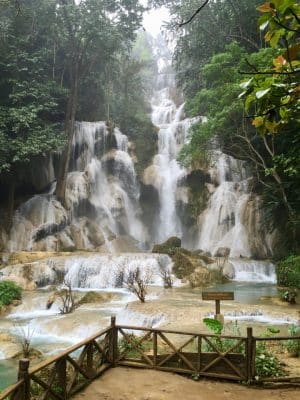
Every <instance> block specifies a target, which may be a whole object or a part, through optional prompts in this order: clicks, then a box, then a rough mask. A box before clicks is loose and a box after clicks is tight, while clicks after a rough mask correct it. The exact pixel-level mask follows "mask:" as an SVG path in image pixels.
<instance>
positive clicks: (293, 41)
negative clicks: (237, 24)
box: [241, 0, 300, 247]
mask: <svg viewBox="0 0 300 400" xmlns="http://www.w3.org/2000/svg"><path fill="white" fill-rule="evenodd" d="M258 10H259V11H260V12H261V13H262V16H261V17H260V18H259V26H260V29H261V30H262V31H263V30H266V29H267V32H266V34H265V40H266V42H268V43H269V44H270V46H271V48H273V49H274V50H275V57H273V58H272V59H271V60H270V62H269V63H266V64H265V65H264V66H263V68H259V67H258V66H257V65H256V63H251V62H248V71H247V72H246V73H247V74H248V75H249V76H250V79H248V80H247V81H246V82H244V83H243V84H242V85H241V86H242V88H243V89H244V91H243V92H242V93H241V96H244V97H245V109H246V111H247V112H248V113H250V117H251V119H252V124H253V126H254V127H255V129H256V130H257V133H258V136H259V137H260V139H261V140H262V142H263V144H264V151H265V152H266V153H267V155H268V157H269V158H270V159H271V160H272V163H271V165H270V164H269V165H268V164H267V163H265V162H264V159H263V157H262V156H261V153H259V152H257V153H256V156H257V158H259V161H258V162H259V163H260V164H261V167H262V168H263V170H264V173H265V175H266V176H271V177H273V179H274V180H275V182H276V185H277V188H278V197H279V199H280V201H279V203H278V202H277V203H275V207H274V209H275V210H276V208H279V209H281V207H280V206H281V205H283V207H284V211H285V212H284V213H283V215H284V216H286V224H285V226H286V229H287V231H289V232H291V233H292V237H291V240H292V242H293V243H294V245H295V246H296V247H297V246H299V241H298V240H299V239H297V237H299V236H298V233H299V229H300V207H299V203H300V192H299V183H300V156H299V154H300V138H299V128H300V121H299V88H300V86H299V76H300V75H299V74H300V61H299V52H300V42H299V34H300V5H299V4H298V3H296V2H294V1H290V0H275V1H273V2H266V3H264V4H263V5H261V6H260V7H258ZM244 73H245V72H244ZM247 140H248V142H249V138H248V139H247ZM250 145H251V147H252V150H254V147H253V144H251V143H250ZM268 189H269V194H271V190H270V189H271V188H270V187H269V188H268ZM273 195H274V194H273ZM273 205H274V204H273Z"/></svg>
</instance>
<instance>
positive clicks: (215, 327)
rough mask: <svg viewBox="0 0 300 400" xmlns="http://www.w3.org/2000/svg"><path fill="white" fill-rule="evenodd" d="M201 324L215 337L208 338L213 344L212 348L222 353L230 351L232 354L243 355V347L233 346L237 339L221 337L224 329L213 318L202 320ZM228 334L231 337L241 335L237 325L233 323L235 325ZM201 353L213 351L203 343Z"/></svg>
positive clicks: (208, 345)
mask: <svg viewBox="0 0 300 400" xmlns="http://www.w3.org/2000/svg"><path fill="white" fill-rule="evenodd" d="M203 322H204V323H205V325H206V326H207V328H208V329H210V330H211V331H213V332H214V333H215V334H216V335H217V336H216V337H212V338H209V340H210V342H211V343H212V344H213V346H215V347H216V348H217V349H218V350H220V351H222V352H226V351H228V350H230V349H232V352H234V353H243V352H244V350H245V349H244V346H243V345H239V346H235V345H237V339H234V338H232V339H231V338H222V337H221V334H222V332H223V329H224V325H223V324H222V323H221V322H220V321H218V320H216V319H214V318H204V319H203ZM230 333H232V334H233V335H240V334H241V333H240V330H239V327H238V325H237V323H235V325H234V326H233V327H231V332H230ZM203 351H205V352H214V351H215V349H214V348H213V347H212V346H211V345H210V344H209V343H207V342H204V343H203Z"/></svg>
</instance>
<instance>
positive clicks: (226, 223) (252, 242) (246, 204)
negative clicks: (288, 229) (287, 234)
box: [198, 152, 272, 258]
mask: <svg viewBox="0 0 300 400" xmlns="http://www.w3.org/2000/svg"><path fill="white" fill-rule="evenodd" d="M215 159H216V161H215V163H214V165H213V166H212V168H211V171H210V174H211V179H212V182H213V184H212V185H210V193H211V194H210V198H209V201H208V205H207V208H206V210H205V211H204V212H203V213H202V214H201V215H200V216H199V225H200V235H199V242H198V246H199V248H201V249H202V250H205V251H209V252H211V253H212V254H213V255H214V254H216V253H217V251H218V249H219V248H228V249H229V255H230V257H235V258H239V257H252V256H253V255H254V254H255V252H257V253H259V254H264V255H270V254H271V253H272V249H271V248H270V243H269V242H270V241H269V237H268V234H266V232H265V231H264V229H263V226H262V223H261V218H260V215H261V210H260V208H259V198H258V196H256V195H253V194H251V192H250V190H249V184H250V182H251V177H250V176H249V174H248V173H247V170H246V164H245V163H244V162H243V161H240V160H236V159H234V158H233V157H231V156H228V155H226V154H223V153H221V152H215Z"/></svg>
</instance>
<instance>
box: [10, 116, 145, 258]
mask: <svg viewBox="0 0 300 400" xmlns="http://www.w3.org/2000/svg"><path fill="white" fill-rule="evenodd" d="M128 148H129V143H128V138H127V136H125V135H124V134H122V133H121V132H120V130H119V129H118V128H115V129H114V131H113V132H110V131H109V130H108V128H107V126H106V123H105V122H101V121H100V122H78V123H76V128H75V132H74V137H73V144H72V154H71V162H70V169H69V173H68V176H67V185H66V205H67V210H65V209H64V208H63V207H62V206H61V204H60V203H59V202H57V201H56V198H55V195H54V193H55V186H53V185H52V186H51V188H50V190H49V192H48V193H45V194H42V195H36V196H34V197H32V198H31V199H29V200H28V201H26V202H25V203H23V204H22V205H21V206H20V207H19V209H18V210H17V211H16V212H15V215H14V218H13V226H12V229H11V232H10V240H9V242H8V246H7V247H8V249H9V250H10V251H17V250H57V249H61V248H64V249H74V248H77V249H78V248H80V249H94V248H98V247H101V246H103V245H106V249H107V250H109V249H111V246H110V241H111V240H112V239H113V238H114V237H116V236H118V235H128V236H130V237H132V238H133V239H135V240H136V242H137V243H139V244H140V245H141V246H143V244H144V243H145V242H146V239H147V230H146V228H145V227H144V226H143V224H142V222H141V219H140V214H141V210H140V204H139V196H140V189H139V183H138V180H137V177H136V172H135V166H134V161H133V158H132V156H131V154H130V153H129V150H128ZM50 160H51V158H50ZM51 170H53V167H51Z"/></svg>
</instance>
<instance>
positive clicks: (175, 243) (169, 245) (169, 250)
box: [152, 236, 185, 256]
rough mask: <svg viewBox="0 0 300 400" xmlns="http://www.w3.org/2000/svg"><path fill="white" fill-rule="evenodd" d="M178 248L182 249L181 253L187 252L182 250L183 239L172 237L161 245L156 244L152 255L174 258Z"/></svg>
mask: <svg viewBox="0 0 300 400" xmlns="http://www.w3.org/2000/svg"><path fill="white" fill-rule="evenodd" d="M177 248H180V251H181V250H185V249H182V248H181V239H179V238H178V237H176V236H171V237H170V238H169V239H168V240H166V241H165V242H163V243H161V244H155V245H154V246H153V249H152V253H162V254H168V255H169V256H173V255H174V254H175V253H176V249H177Z"/></svg>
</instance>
